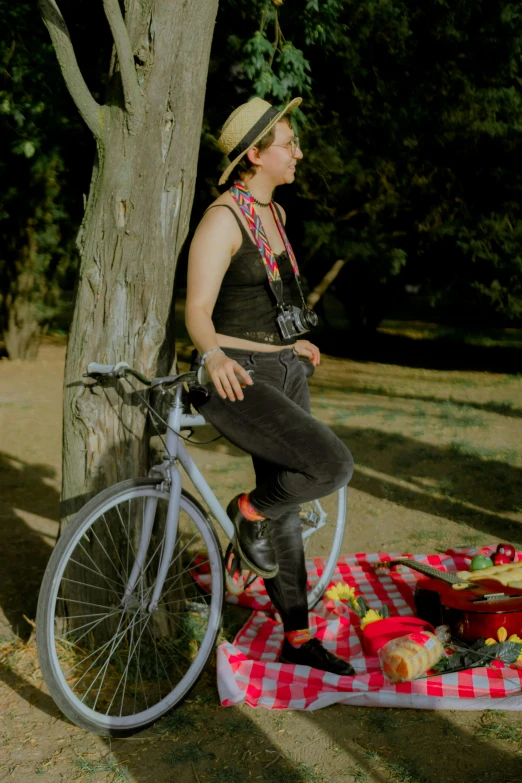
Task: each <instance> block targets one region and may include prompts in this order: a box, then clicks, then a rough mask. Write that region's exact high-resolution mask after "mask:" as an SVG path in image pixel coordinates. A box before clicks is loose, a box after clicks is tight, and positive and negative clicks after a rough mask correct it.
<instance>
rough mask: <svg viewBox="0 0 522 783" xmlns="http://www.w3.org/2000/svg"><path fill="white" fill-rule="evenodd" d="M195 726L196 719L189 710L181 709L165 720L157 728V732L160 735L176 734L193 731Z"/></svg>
mask: <svg viewBox="0 0 522 783" xmlns="http://www.w3.org/2000/svg"><path fill="white" fill-rule="evenodd" d="M195 725H196V724H195V722H194V718H193V717H192V715H190V714H189V712H188V710H187V709H186V708H185V709H183V708H180V709H177V710H176V711H175V712H173V713H172V714H171V715H167V717H166V718H163V720H162V721H161V722H160V723H158V725H157V726H156V732H157V733H158V734H174V733H177V732H180V731H183V730H184V729H193V728H194V727H195Z"/></svg>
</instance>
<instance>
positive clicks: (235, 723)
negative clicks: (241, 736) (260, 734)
mask: <svg viewBox="0 0 522 783" xmlns="http://www.w3.org/2000/svg"><path fill="white" fill-rule="evenodd" d="M225 729H226V730H227V731H228V732H230V733H231V734H233V733H236V732H240V731H242V732H244V733H247V734H255V733H256V732H257V726H256V724H255V723H253V722H252V721H251V720H249V719H248V718H242V717H241V716H240V715H236V716H235V717H233V718H231V719H230V720H227V721H226V723H225Z"/></svg>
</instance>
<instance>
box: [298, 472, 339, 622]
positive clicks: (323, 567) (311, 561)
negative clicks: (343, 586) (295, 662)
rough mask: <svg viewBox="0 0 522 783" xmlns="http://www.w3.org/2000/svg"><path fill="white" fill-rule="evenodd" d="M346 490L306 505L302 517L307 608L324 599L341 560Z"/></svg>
mask: <svg viewBox="0 0 522 783" xmlns="http://www.w3.org/2000/svg"><path fill="white" fill-rule="evenodd" d="M346 504H347V488H346V487H342V488H341V489H340V490H339V491H338V492H334V493H333V494H332V495H328V496H327V497H325V498H321V499H320V500H313V501H311V502H310V503H303V505H302V506H301V511H300V517H301V527H302V532H303V546H304V551H305V559H306V570H307V572H308V582H307V585H306V589H307V596H308V608H309V609H313V607H314V606H315V605H316V604H317V603H318V602H319V601H320V600H321V598H322V597H323V594H324V591H325V590H326V588H327V587H328V585H329V583H330V581H331V579H332V575H333V573H334V571H335V566H336V565H337V561H338V559H339V554H340V552H341V547H342V543H343V537H344V529H345V524H346Z"/></svg>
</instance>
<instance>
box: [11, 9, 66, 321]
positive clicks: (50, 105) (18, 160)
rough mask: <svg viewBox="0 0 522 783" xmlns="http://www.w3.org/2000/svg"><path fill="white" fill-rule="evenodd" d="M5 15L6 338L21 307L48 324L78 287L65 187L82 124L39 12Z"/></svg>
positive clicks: (27, 314)
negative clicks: (70, 145) (72, 144)
mask: <svg viewBox="0 0 522 783" xmlns="http://www.w3.org/2000/svg"><path fill="white" fill-rule="evenodd" d="M0 13H1V15H2V19H3V22H4V24H3V25H2V31H1V33H0V62H1V64H2V74H1V75H0V134H1V136H2V139H3V141H4V148H3V149H4V154H3V157H2V159H1V161H0V180H1V182H2V190H1V192H0V242H1V247H2V251H1V256H0V333H1V331H2V330H6V329H7V328H8V322H9V314H10V312H11V313H12V311H13V309H17V312H18V310H19V307H20V300H23V304H24V305H25V310H24V318H25V319H33V320H34V322H35V323H37V324H41V325H44V324H45V323H48V322H49V320H50V319H51V318H52V317H53V316H54V315H55V314H56V313H57V312H59V310H60V309H61V308H62V307H63V295H62V290H63V288H64V287H67V286H68V287H69V288H71V287H72V275H73V273H74V267H75V261H74V256H73V254H72V231H71V228H70V227H69V225H68V223H69V220H70V207H69V206H68V205H67V197H66V194H64V193H63V191H62V188H63V184H64V179H65V176H66V173H67V172H66V163H65V156H64V147H65V144H66V138H67V135H68V134H70V133H71V132H74V130H76V126H75V120H76V118H75V117H74V115H73V117H72V120H71V119H70V118H69V114H70V113H71V112H70V108H71V107H70V105H69V103H67V105H65V104H64V102H63V101H61V100H60V93H59V92H58V95H57V94H56V93H55V92H54V90H53V89H52V87H51V85H52V83H53V81H58V80H59V79H61V76H60V74H59V71H58V67H57V64H56V55H55V53H54V51H53V49H52V46H51V44H50V42H47V41H46V39H45V37H44V35H43V34H42V30H41V27H42V23H41V20H40V17H39V14H38V12H37V10H36V9H35V7H34V6H33V5H32V4H29V3H17V4H15V5H13V4H9V3H7V2H4V0H1V1H0ZM43 32H45V30H44V31H43ZM58 84H60V82H59V81H58ZM78 124H79V123H77V125H78Z"/></svg>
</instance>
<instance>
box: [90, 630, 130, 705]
mask: <svg viewBox="0 0 522 783" xmlns="http://www.w3.org/2000/svg"><path fill="white" fill-rule="evenodd" d="M137 622H138V621H137V620H136V615H135V616H134V618H133V620H132V623H131V624H130V625H128V626H127V628H126V629H125V630H124V631H123V636H124V635H125V634H126V633H127V631H128V630H129V628H130V629H131V631H132V628H134V626H135V625H136V623H137ZM123 636H120V639H122V638H123ZM120 639H118V640H116V639H115V638H114V637H113V641H112V646H111V649H110V651H109V655H108V656H107V660H106V662H105V663H104V664H103V666H102V667H101V669H100V671H99V672H98V674H97V675H96V677H95V678H94V680H93V681H92V682H91V684H90V686H89V688H88V689H87V692H86V693H85V694H84V695H83V697H82V701H83V700H84V699H85V698H86V696H87V695H88V694H89V691H90V690H91V688H92V686H93V685H94V683H95V682H96V680H97V679H98V677H99V676H100V674H102V673H103V677H104V678H105V673H106V671H107V669H108V667H109V663H110V662H111V658H112V655H113V653H114V650H115V647H116V644H118V643H119V641H120ZM100 688H101V683H100ZM100 688H98V694H97V696H96V701H95V702H94V706H93V708H92V709H96V705H97V703H98V699H99V697H100Z"/></svg>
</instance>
